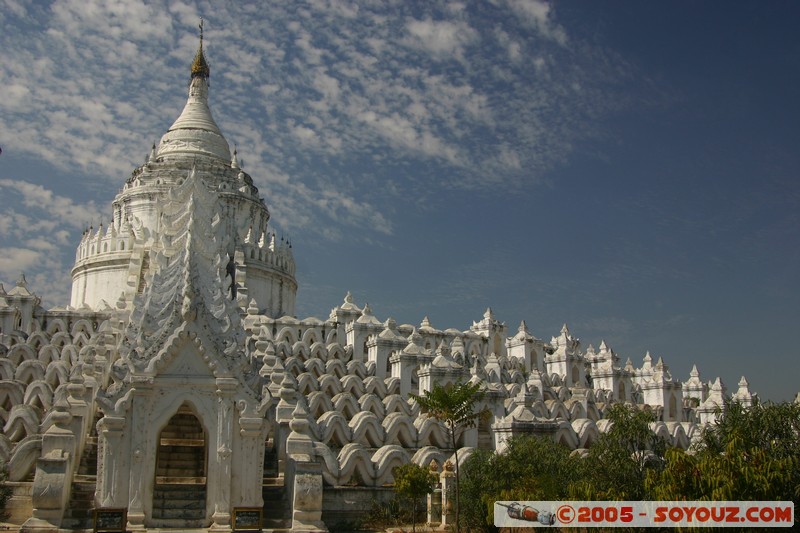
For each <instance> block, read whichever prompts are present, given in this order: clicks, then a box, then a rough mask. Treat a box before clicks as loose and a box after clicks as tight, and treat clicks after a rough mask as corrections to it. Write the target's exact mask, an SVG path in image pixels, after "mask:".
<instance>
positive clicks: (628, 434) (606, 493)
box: [570, 404, 667, 500]
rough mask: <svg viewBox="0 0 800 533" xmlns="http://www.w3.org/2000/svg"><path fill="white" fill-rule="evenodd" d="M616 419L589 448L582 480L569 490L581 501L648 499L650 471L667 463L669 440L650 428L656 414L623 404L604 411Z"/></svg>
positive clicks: (658, 468)
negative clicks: (646, 483) (665, 460)
mask: <svg viewBox="0 0 800 533" xmlns="http://www.w3.org/2000/svg"><path fill="white" fill-rule="evenodd" d="M605 416H606V418H608V419H609V420H611V421H612V422H613V425H612V427H611V429H610V430H609V431H607V432H606V433H603V434H602V435H601V436H600V438H599V439H598V441H597V442H596V443H595V444H594V445H593V446H591V447H590V448H589V454H588V456H587V457H586V458H585V460H584V465H583V475H582V479H581V480H580V481H579V482H578V483H575V484H574V485H573V486H572V487H571V489H570V497H572V498H574V499H579V500H641V499H644V498H645V495H646V492H645V479H646V477H647V473H648V472H649V471H651V470H656V471H660V470H661V469H662V468H663V465H664V454H665V453H666V449H667V444H666V442H665V441H664V440H663V439H662V438H660V437H658V436H657V435H656V434H655V433H654V432H653V430H652V429H651V427H650V424H651V423H652V422H654V421H655V416H654V415H653V414H652V413H651V412H649V411H642V410H638V409H636V408H635V407H629V406H626V405H623V404H615V405H612V406H611V407H610V408H609V409H608V410H607V411H606V413H605Z"/></svg>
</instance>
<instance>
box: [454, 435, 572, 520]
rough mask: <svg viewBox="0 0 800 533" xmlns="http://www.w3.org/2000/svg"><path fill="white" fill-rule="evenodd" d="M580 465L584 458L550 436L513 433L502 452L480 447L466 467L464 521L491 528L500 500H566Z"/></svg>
mask: <svg viewBox="0 0 800 533" xmlns="http://www.w3.org/2000/svg"><path fill="white" fill-rule="evenodd" d="M581 468H582V459H581V458H580V457H578V456H576V455H572V454H571V452H570V450H569V449H568V448H567V447H566V446H562V445H560V444H556V443H555V442H553V440H552V439H550V438H548V437H536V436H519V437H513V438H511V439H509V440H508V441H507V442H506V450H505V451H504V452H503V453H501V454H498V453H495V452H491V451H487V450H476V452H475V453H473V454H472V455H471V456H470V458H469V459H467V461H466V462H465V463H464V469H463V476H464V479H463V480H462V486H461V491H462V492H461V500H462V503H463V507H464V510H463V515H462V516H463V521H464V524H465V525H466V526H467V527H468V528H469V529H470V530H491V529H492V525H493V524H494V502H495V501H498V500H515V501H525V500H560V499H564V498H566V497H567V495H568V491H569V486H570V485H571V484H572V483H575V482H576V481H577V480H578V479H579V478H580V476H581V472H582V470H581Z"/></svg>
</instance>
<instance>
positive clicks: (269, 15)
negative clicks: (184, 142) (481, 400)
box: [0, 0, 800, 400]
mask: <svg viewBox="0 0 800 533" xmlns="http://www.w3.org/2000/svg"><path fill="white" fill-rule="evenodd" d="M265 4H266V3H262V2H233V1H227V2H213V3H212V2H196V3H192V2H163V1H154V2H147V3H142V2H139V1H132V0H125V1H118V2H87V1H85V0H73V1H58V2H52V3H50V2H35V3H34V2H22V1H14V0H0V25H2V31H0V49H2V50H3V61H2V62H0V81H1V82H2V94H1V95H0V146H2V148H3V153H2V155H0V194H2V198H3V201H2V203H0V281H2V282H3V283H4V284H5V287H6V289H8V288H9V287H11V286H13V284H14V281H15V280H16V279H17V277H18V276H19V273H20V271H24V272H25V274H26V276H27V278H28V281H29V287H30V288H31V289H32V290H34V292H36V293H37V294H39V295H40V296H42V297H43V298H44V305H45V307H48V308H49V307H53V306H56V305H65V304H66V303H68V300H69V269H70V268H71V266H72V263H73V261H74V250H75V247H76V245H77V242H78V239H79V237H80V234H81V232H82V230H83V228H84V227H85V226H86V225H87V224H90V223H93V224H94V225H95V227H96V226H97V224H98V222H99V221H100V220H101V219H104V220H106V221H107V220H108V218H109V217H110V212H111V211H110V202H111V199H112V198H113V196H114V194H116V192H117V191H118V190H119V188H120V187H121V185H122V184H123V182H124V180H125V179H126V178H127V177H128V176H129V175H130V172H131V171H132V170H133V168H134V167H135V166H137V165H139V164H141V163H142V162H143V161H144V158H145V156H146V155H147V154H148V152H149V147H150V145H151V143H153V142H154V141H158V139H160V137H161V135H162V134H163V133H164V132H165V131H166V129H167V128H168V127H169V126H170V124H171V123H172V122H173V121H174V119H175V118H176V117H177V115H178V114H179V113H180V110H181V109H182V108H183V104H184V102H185V99H186V88H187V82H188V73H189V70H188V67H189V63H190V61H191V58H192V56H193V54H194V51H195V49H196V46H197V23H198V19H199V18H200V16H202V17H204V18H205V20H206V41H205V43H206V52H207V57H208V60H209V64H210V66H211V96H210V100H211V106H212V109H213V112H214V116H215V118H216V120H217V122H218V124H219V125H220V127H221V129H222V131H223V132H224V134H225V136H226V137H227V139H228V141H229V143H230V144H231V145H234V144H235V145H237V146H238V149H239V156H240V161H243V163H244V166H245V168H246V170H247V171H248V172H249V173H250V174H252V176H253V178H254V179H255V180H256V183H257V185H258V186H259V188H260V189H261V192H262V193H263V195H264V197H265V199H266V201H267V204H268V205H269V207H270V210H271V212H272V217H273V218H272V223H273V226H274V227H275V228H276V229H277V230H278V232H279V233H282V234H283V235H285V236H288V237H290V238H291V240H292V242H293V245H294V251H295V256H296V259H297V262H298V273H297V276H298V282H299V284H300V291H299V293H298V315H299V316H301V317H302V316H317V317H321V318H324V317H326V316H327V314H328V312H329V310H330V309H331V308H332V307H333V306H335V305H337V304H338V303H340V302H341V300H342V297H343V296H344V294H345V292H346V291H347V290H350V291H352V292H353V294H354V296H355V299H356V302H357V303H358V304H360V305H363V304H364V303H366V302H368V303H369V304H370V305H371V306H372V308H373V310H374V312H375V314H376V315H377V316H378V317H379V318H381V319H386V318H388V317H390V316H391V317H394V318H395V319H396V320H397V321H398V322H400V323H411V324H419V322H420V321H421V320H422V318H423V317H424V316H426V315H427V316H429V317H430V320H431V322H432V323H433V325H434V326H436V327H439V328H441V329H445V328H449V327H456V328H458V329H466V328H468V327H469V325H470V324H471V323H472V320H478V319H479V318H480V317H481V316H482V314H483V312H484V310H485V308H486V307H487V306H491V307H492V308H493V310H494V311H495V314H496V315H497V317H498V318H499V319H501V320H503V321H505V322H507V323H508V325H509V327H510V330H511V332H512V333H513V332H514V331H516V328H517V325H518V324H519V321H520V320H522V319H524V320H526V322H527V324H528V326H529V327H530V328H531V330H532V332H533V333H534V334H535V335H536V336H538V337H540V338H544V339H545V340H549V339H550V337H551V336H552V335H555V334H557V333H558V331H559V329H560V327H561V325H562V323H564V322H566V323H568V324H569V326H570V330H571V331H572V333H573V334H574V335H576V336H577V337H580V338H581V341H582V345H583V346H584V347H586V346H588V344H590V343H591V344H593V345H594V346H598V345H599V343H600V341H601V340H603V339H605V340H606V342H607V343H608V344H609V345H610V346H611V347H612V348H613V349H614V350H615V351H616V352H617V353H618V354H619V355H620V356H621V357H622V358H623V361H624V360H625V358H627V357H630V358H631V359H632V360H633V362H634V364H635V365H636V366H640V365H641V360H642V357H643V356H644V353H645V351H647V350H649V351H650V352H651V354H652V355H653V357H654V358H655V357H658V356H662V357H663V358H664V360H665V362H666V363H667V364H668V365H669V366H670V369H671V371H672V372H673V375H675V376H677V377H679V378H680V379H681V380H686V379H687V378H688V375H689V371H690V369H691V365H692V364H693V363H696V364H697V366H698V369H699V370H700V373H701V377H702V378H703V379H704V380H709V379H714V378H715V377H717V376H721V377H722V379H723V381H724V382H725V383H726V385H727V386H728V389H729V392H735V390H736V388H737V382H738V380H739V378H740V376H741V375H746V376H747V378H748V380H749V381H750V386H751V390H754V391H757V392H758V393H759V394H760V395H761V397H762V398H768V399H773V400H783V399H790V398H792V397H793V396H794V394H795V393H796V392H797V391H798V390H800V386H798V385H797V384H796V381H795V380H796V371H797V368H798V365H797V363H796V362H795V361H796V358H797V357H798V355H800V354H798V348H797V345H798V339H797V336H796V335H795V334H794V332H795V331H796V330H797V328H798V326H800V311H798V309H799V308H800V306H799V305H798V296H800V276H798V274H797V273H798V272H800V246H798V245H800V224H799V223H798V222H799V221H798V214H800V179H799V176H798V171H799V170H800V155H798V146H800V134H799V133H798V127H797V125H798V124H800V106H799V105H798V103H797V94H798V85H800V83H799V82H800V34H798V32H797V31H796V22H797V20H800V4H797V3H795V2H777V1H776V2H769V3H763V2H755V1H751V2H732V1H725V2H722V1H709V2H650V1H648V2H621V1H602V2H593V1H592V2H590V1H570V2H563V3H562V2H552V3H543V2H537V1H533V0H487V1H485V2H464V3H458V2H435V1H434V2H431V1H426V2H410V1H407V0H403V1H385V0H382V1H374V2H368V1H363V2H347V1H333V0H326V1H306V2H270V3H269V6H268V7H264V5H265Z"/></svg>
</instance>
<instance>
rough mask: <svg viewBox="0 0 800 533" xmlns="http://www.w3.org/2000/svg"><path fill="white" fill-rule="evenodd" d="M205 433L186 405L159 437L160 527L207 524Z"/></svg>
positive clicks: (156, 494)
mask: <svg viewBox="0 0 800 533" xmlns="http://www.w3.org/2000/svg"><path fill="white" fill-rule="evenodd" d="M206 443H207V439H206V432H205V430H204V429H203V426H202V425H201V424H200V420H198V418H197V416H195V414H194V413H193V412H192V410H191V408H190V407H189V406H188V405H186V404H184V405H182V406H181V407H180V408H179V409H178V412H177V413H175V415H173V416H172V418H170V420H169V422H168V423H167V425H166V426H165V427H164V429H162V430H161V433H160V435H159V437H158V454H157V456H156V479H155V488H154V490H153V515H152V516H153V521H154V525H156V526H159V527H180V528H198V527H205V526H206V525H207V524H206V523H205V522H206V477H207V468H208V467H207V464H206V457H207V452H206V446H207V444H206Z"/></svg>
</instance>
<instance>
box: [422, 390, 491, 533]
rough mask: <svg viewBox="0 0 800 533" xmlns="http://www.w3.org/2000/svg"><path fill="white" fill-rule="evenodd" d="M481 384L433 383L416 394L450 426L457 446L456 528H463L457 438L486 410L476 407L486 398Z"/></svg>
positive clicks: (427, 409)
mask: <svg viewBox="0 0 800 533" xmlns="http://www.w3.org/2000/svg"><path fill="white" fill-rule="evenodd" d="M480 388H481V386H480V385H479V384H472V383H469V382H467V383H457V384H455V385H447V386H444V387H442V386H440V385H438V384H434V385H433V389H432V390H429V391H425V393H424V394H423V395H422V396H417V395H416V394H412V395H411V397H412V398H414V400H416V402H417V403H418V404H419V406H420V408H421V410H422V412H424V413H427V414H428V415H429V416H432V417H433V418H435V419H437V420H439V421H440V422H442V423H443V424H444V425H445V427H446V428H447V433H448V436H449V437H450V445H451V446H452V447H453V452H454V453H455V460H456V464H455V467H456V531H457V532H458V531H460V529H459V523H458V521H459V495H458V483H459V481H458V448H457V447H456V441H457V440H458V437H459V436H460V435H461V433H462V432H463V431H464V430H465V429H467V428H471V427H474V426H475V423H476V421H477V420H478V418H480V417H481V415H482V414H483V412H482V411H478V412H476V411H475V404H476V403H478V402H480V401H481V400H482V399H483V392H481V390H480Z"/></svg>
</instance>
